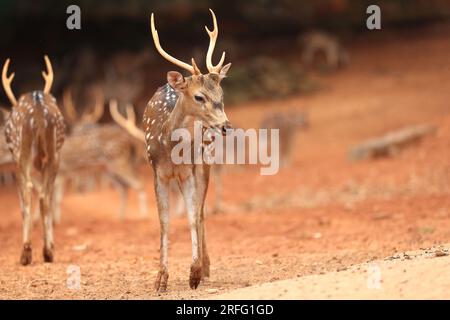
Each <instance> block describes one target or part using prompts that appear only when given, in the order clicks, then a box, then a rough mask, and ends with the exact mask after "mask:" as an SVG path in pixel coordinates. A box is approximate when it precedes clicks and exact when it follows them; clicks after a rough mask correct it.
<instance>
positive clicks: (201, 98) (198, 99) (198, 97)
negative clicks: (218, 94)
mask: <svg viewBox="0 0 450 320" xmlns="http://www.w3.org/2000/svg"><path fill="white" fill-rule="evenodd" d="M194 99H195V101H197V102H205V98H203V97H202V96H198V95H195V96H194Z"/></svg>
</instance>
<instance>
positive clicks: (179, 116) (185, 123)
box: [165, 95, 194, 137]
mask: <svg viewBox="0 0 450 320" xmlns="http://www.w3.org/2000/svg"><path fill="white" fill-rule="evenodd" d="M185 103H186V102H185V98H184V95H180V97H179V98H178V101H177V104H176V105H175V108H174V109H173V110H172V112H171V113H170V116H169V119H168V120H167V124H166V128H165V129H166V133H167V134H168V136H169V137H170V135H171V133H172V132H173V131H174V130H176V129H180V128H184V129H191V128H192V127H193V122H194V118H193V117H192V116H188V115H187V114H186V112H185V111H184V110H185V108H184V106H185Z"/></svg>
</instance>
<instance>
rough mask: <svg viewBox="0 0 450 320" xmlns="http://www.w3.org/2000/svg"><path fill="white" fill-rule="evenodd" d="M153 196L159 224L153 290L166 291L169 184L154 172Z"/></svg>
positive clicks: (167, 276)
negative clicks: (156, 264)
mask: <svg viewBox="0 0 450 320" xmlns="http://www.w3.org/2000/svg"><path fill="white" fill-rule="evenodd" d="M154 181H155V194H156V202H157V206H158V214H159V223H160V236H161V238H160V266H159V272H158V275H157V276H156V280H155V290H156V291H157V292H164V291H166V290H167V281H168V279H169V262H168V254H169V182H168V181H166V180H164V179H162V178H161V177H160V176H158V174H157V173H156V170H155V179H154Z"/></svg>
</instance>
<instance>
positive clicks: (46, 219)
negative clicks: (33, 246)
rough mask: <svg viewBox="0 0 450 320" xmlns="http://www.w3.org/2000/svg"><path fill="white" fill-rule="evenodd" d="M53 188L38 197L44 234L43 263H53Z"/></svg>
mask: <svg viewBox="0 0 450 320" xmlns="http://www.w3.org/2000/svg"><path fill="white" fill-rule="evenodd" d="M52 196H53V188H50V189H48V190H47V192H46V193H45V194H41V195H40V197H39V208H40V211H41V219H42V227H43V232H44V248H43V250H42V255H43V257H44V261H45V262H53V249H54V240H53V213H52V212H51V211H52V205H51V204H52Z"/></svg>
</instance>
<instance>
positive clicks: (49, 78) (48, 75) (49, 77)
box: [42, 55, 53, 93]
mask: <svg viewBox="0 0 450 320" xmlns="http://www.w3.org/2000/svg"><path fill="white" fill-rule="evenodd" d="M44 60H45V65H46V67H47V72H45V71H42V76H43V77H44V80H45V87H44V93H50V89H51V88H52V83H53V68H52V64H51V63H50V59H49V58H48V56H47V55H45V56H44Z"/></svg>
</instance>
